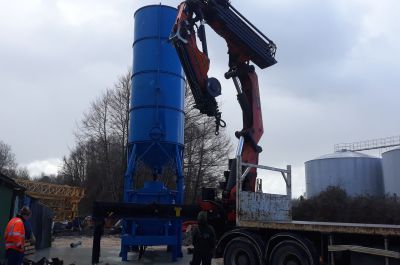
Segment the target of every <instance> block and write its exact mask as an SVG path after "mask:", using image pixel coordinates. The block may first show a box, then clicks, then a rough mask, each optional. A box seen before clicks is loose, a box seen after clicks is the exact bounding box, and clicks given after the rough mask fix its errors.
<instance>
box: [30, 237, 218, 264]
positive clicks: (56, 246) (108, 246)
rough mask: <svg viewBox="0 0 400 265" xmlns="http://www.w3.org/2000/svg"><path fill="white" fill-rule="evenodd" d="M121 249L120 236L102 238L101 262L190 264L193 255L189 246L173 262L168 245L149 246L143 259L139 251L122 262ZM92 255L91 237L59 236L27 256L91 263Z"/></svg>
mask: <svg viewBox="0 0 400 265" xmlns="http://www.w3.org/2000/svg"><path fill="white" fill-rule="evenodd" d="M78 241H81V242H82V244H81V245H80V246H78V247H76V248H71V247H70V244H71V243H76V242H78ZM119 249H120V239H119V237H113V236H106V237H103V238H102V240H101V257H100V264H104V265H114V264H146V265H149V264H157V265H163V264H176V265H181V264H182V265H183V264H187V265H188V264H189V262H190V260H191V258H192V255H189V254H187V247H184V249H183V258H180V259H178V261H177V262H171V261H170V260H171V255H170V253H168V252H166V247H148V248H147V249H146V252H145V253H144V255H143V257H142V259H141V260H138V255H137V253H130V255H129V256H128V259H129V261H128V262H122V261H121V258H120V257H119V256H118V254H119ZM91 255H92V238H91V237H77V236H72V237H57V238H56V239H55V240H54V242H53V243H52V247H51V248H48V249H43V250H39V251H37V252H36V253H35V254H33V255H29V256H27V258H28V259H30V260H33V261H38V260H40V259H41V258H43V257H46V258H48V259H51V258H55V257H58V258H59V259H62V260H63V261H64V265H70V264H74V265H90V264H91ZM212 264H213V265H222V264H223V262H222V260H221V259H214V260H213V263H212Z"/></svg>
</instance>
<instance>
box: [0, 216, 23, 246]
mask: <svg viewBox="0 0 400 265" xmlns="http://www.w3.org/2000/svg"><path fill="white" fill-rule="evenodd" d="M4 235H5V242H6V249H14V250H17V251H19V252H24V244H25V227H24V222H23V221H22V219H21V218H19V217H14V218H12V219H11V220H10V222H8V224H7V228H6V232H5V234H4Z"/></svg>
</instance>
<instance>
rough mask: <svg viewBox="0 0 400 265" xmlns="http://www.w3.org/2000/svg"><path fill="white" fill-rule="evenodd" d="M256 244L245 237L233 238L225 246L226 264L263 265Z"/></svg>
mask: <svg viewBox="0 0 400 265" xmlns="http://www.w3.org/2000/svg"><path fill="white" fill-rule="evenodd" d="M258 256H259V255H258V253H257V250H256V246H254V244H253V243H252V242H251V241H250V240H248V239H247V238H245V237H238V238H235V239H233V240H231V241H230V242H229V243H228V245H227V246H226V248H225V252H224V265H261V264H260V262H259V257H258Z"/></svg>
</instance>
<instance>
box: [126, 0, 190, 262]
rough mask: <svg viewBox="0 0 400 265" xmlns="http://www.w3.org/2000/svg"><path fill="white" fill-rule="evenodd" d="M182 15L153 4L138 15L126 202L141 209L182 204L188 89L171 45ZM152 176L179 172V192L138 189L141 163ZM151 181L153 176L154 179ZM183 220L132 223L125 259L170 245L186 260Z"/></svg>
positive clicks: (154, 186)
mask: <svg viewBox="0 0 400 265" xmlns="http://www.w3.org/2000/svg"><path fill="white" fill-rule="evenodd" d="M176 14H177V10H176V9H175V8H172V7H168V6H163V5H150V6H145V7H142V8H140V9H139V10H137V11H136V13H135V15H134V18H135V31H134V42H133V69H132V94H131V106H130V107H131V109H130V127H129V128H130V131H129V147H128V169H127V172H126V175H125V182H124V202H127V203H138V204H154V203H156V204H182V202H183V173H182V159H183V144H184V142H183V140H184V139H183V133H184V132H183V130H184V93H185V89H184V84H185V79H184V76H183V71H182V67H181V64H180V61H179V58H178V55H177V54H176V51H175V49H174V47H173V46H172V45H171V44H170V43H169V42H168V37H169V33H170V31H171V28H172V25H173V23H174V21H175V19H176ZM139 162H140V163H141V165H145V166H146V167H147V168H148V169H150V171H151V172H152V173H151V174H152V175H153V176H157V175H158V176H160V175H163V174H164V173H165V172H164V170H165V169H166V167H167V166H169V167H170V166H171V165H172V167H174V170H175V173H176V176H175V177H174V178H175V179H174V180H175V181H176V190H169V189H168V188H167V187H166V186H165V185H164V183H162V182H161V181H160V180H159V179H156V180H149V181H147V182H145V183H144V186H143V187H136V186H135V185H134V183H135V179H134V176H135V172H136V170H138V166H137V164H138V163H139ZM151 178H152V176H149V179H151ZM181 225H182V224H181V221H174V220H159V219H156V218H154V219H148V218H147V219H146V218H145V219H141V218H137V219H127V220H125V221H124V231H123V235H122V241H121V257H122V259H123V260H126V259H127V252H128V250H129V249H130V248H131V247H132V246H134V247H140V246H151V245H168V246H169V249H170V250H172V256H173V260H176V258H177V256H180V255H181V242H182V235H181Z"/></svg>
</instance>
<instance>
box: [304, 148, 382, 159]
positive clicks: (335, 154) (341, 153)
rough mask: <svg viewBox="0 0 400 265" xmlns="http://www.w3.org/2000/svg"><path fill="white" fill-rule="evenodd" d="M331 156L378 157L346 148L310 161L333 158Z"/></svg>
mask: <svg viewBox="0 0 400 265" xmlns="http://www.w3.org/2000/svg"><path fill="white" fill-rule="evenodd" d="M331 158H376V159H377V158H378V157H375V156H370V155H367V154H363V153H360V152H354V151H348V150H345V151H340V152H335V153H332V154H327V155H323V156H320V157H317V158H314V159H311V160H310V161H312V160H319V159H331Z"/></svg>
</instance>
